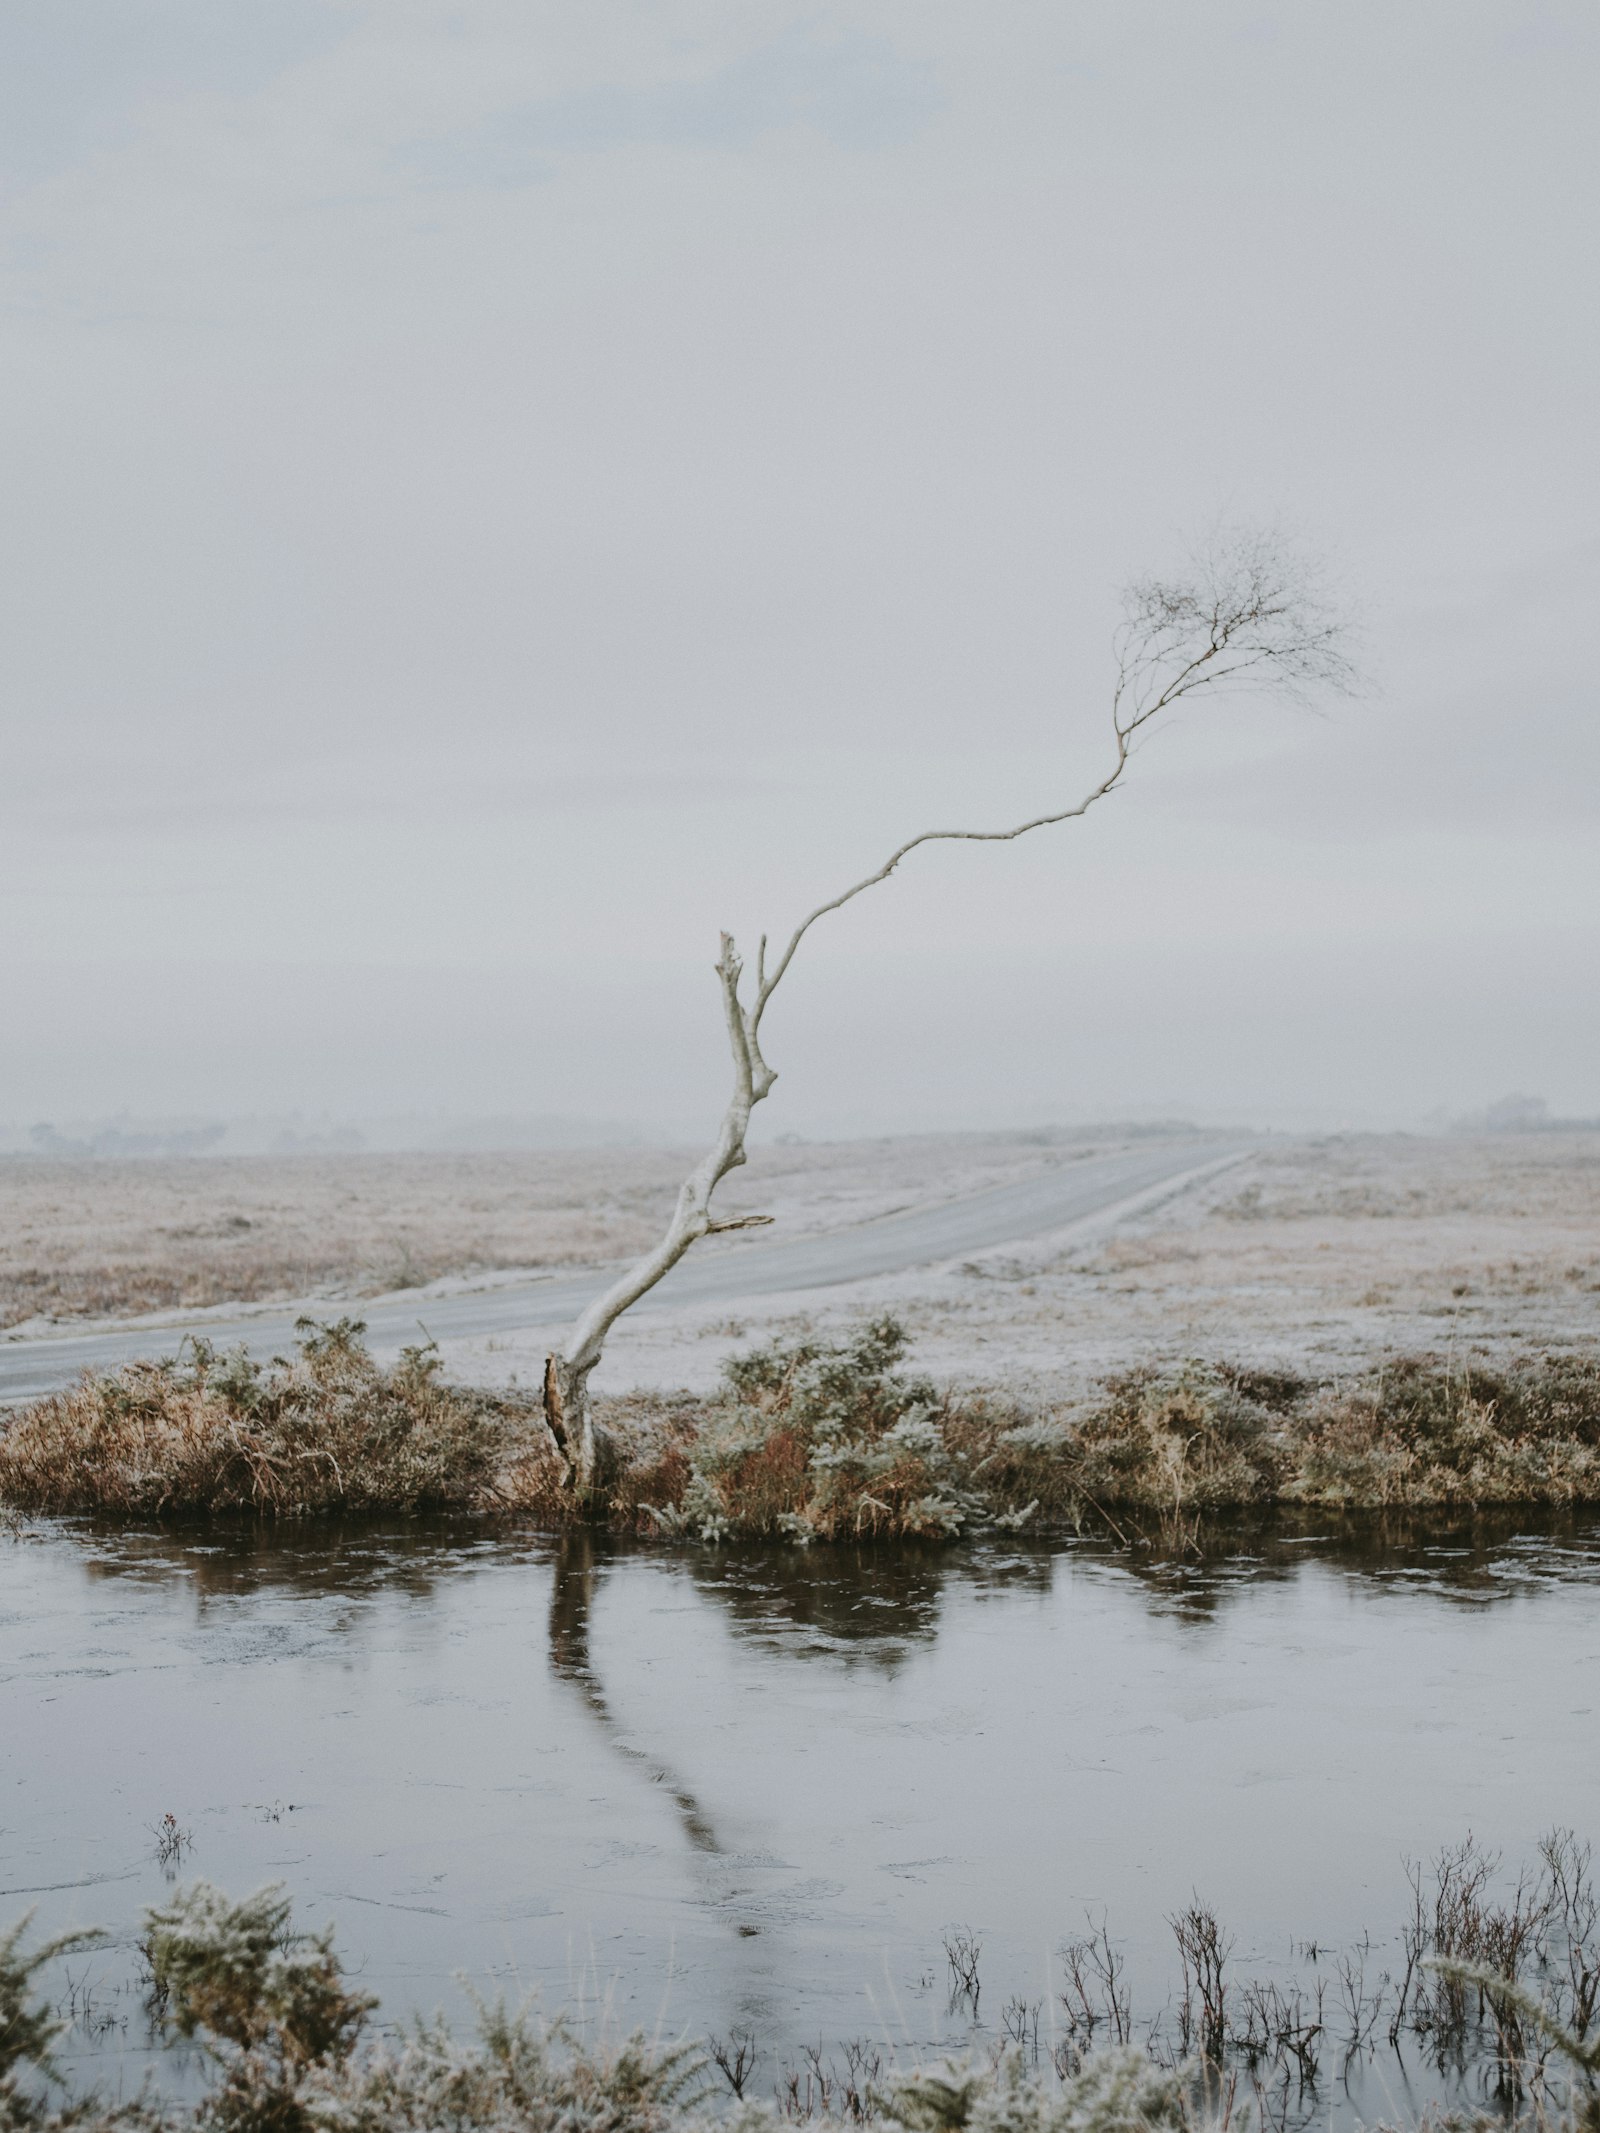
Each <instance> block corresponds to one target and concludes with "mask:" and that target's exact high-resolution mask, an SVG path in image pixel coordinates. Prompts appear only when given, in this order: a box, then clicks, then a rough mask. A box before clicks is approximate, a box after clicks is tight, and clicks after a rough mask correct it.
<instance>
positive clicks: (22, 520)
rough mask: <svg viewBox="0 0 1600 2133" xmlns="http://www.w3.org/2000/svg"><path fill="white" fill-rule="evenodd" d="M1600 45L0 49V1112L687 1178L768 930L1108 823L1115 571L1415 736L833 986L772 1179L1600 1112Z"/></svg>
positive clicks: (1000, 16)
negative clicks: (354, 1142) (475, 1136)
mask: <svg viewBox="0 0 1600 2133" xmlns="http://www.w3.org/2000/svg"><path fill="white" fill-rule="evenodd" d="M1597 77H1600V20H1597V18H1596V16H1595V13H1594V11H1593V9H1592V8H1591V7H1589V6H1587V5H1580V4H1578V0H1572V4H1550V5H1542V4H1534V0H1529V4H1510V0H1502V4H1490V0H1449V4H1444V0H1440V4H1429V0H1418V4H1416V5H1413V6H1410V7H1408V8H1405V9H1395V8H1393V7H1392V6H1379V5H1375V4H1374V5H1366V4H1358V0H1340V4H1338V5H1333V4H1326V5H1324V4H1311V5H1306V6H1297V7H1293V8H1290V7H1287V6H1282V5H1279V6H1272V5H1244V4H1235V0H1206V4H1205V5H1204V6H1201V7H1195V6H1193V5H1192V4H1178V0H1169V4H1157V5H1145V4H1139V0H1079V4H1075V5H1074V6H1072V7H1070V8H1062V7H1060V6H1058V5H1035V4H1030V0H1016V4H1014V5H1011V6H1008V7H1006V8H1003V9H988V8H984V9H977V8H972V7H968V6H961V5H956V4H953V0H931V4H930V0H917V4H915V5H912V4H910V0H904V4H899V0H854V4H852V5H850V6H848V7H845V6H842V5H814V6H803V7H802V6H794V5H787V4H779V0H747V4H744V5H741V6H740V7H738V8H733V7H727V6H722V7H714V6H707V5H704V4H692V0H659V4H657V5H656V6H654V7H652V8H650V9H636V8H633V7H626V6H622V5H617V4H611V0H595V4H592V5H589V6H587V7H584V8H581V9H577V8H572V7H570V6H553V5H540V4H537V0H503V4H502V0H451V4H448V5H447V4H443V0H438V4H435V0H382V4H381V5H380V4H372V5H363V4H356V0H350V4H334V0H234V4H233V5H230V7H228V8H227V9H225V10H221V9H217V8H216V7H214V6H212V5H209V4H207V0H170V4H169V0H52V4H51V5H50V6H49V7H48V8H47V7H44V6H28V7H21V8H13V9H10V10H8V11H6V13H5V14H4V16H3V17H0V169H3V172H4V177H5V193H4V206H3V209H0V290H3V307H0V334H3V340H4V360H5V369H6V375H7V378H8V381H9V383H8V390H7V392H6V393H5V395H4V396H3V399H0V453H3V461H0V469H3V481H4V494H5V509H4V512H3V513H0V540H3V542H4V556H3V562H0V601H3V603H4V614H3V616H0V691H3V694H0V722H3V731H0V744H3V749H0V985H3V988H4V992H3V997H4V1001H5V1012H4V1014H3V1016H0V1121H6V1120H10V1121H13V1122H15V1123H16V1126H17V1128H18V1130H20V1129H21V1127H23V1126H25V1125H26V1123H27V1122H29V1121H33V1120H38V1119H46V1118H48V1119H53V1120H59V1119H72V1118H94V1117H97V1116H104V1115H110V1114H114V1113H117V1112H119V1111H123V1110H128V1111H131V1112H134V1113H137V1114H148V1115H160V1116H190V1115H194V1116H216V1117H219V1118H221V1117H238V1116H244V1115H247V1114H248V1115H256V1114H260V1115H270V1116H274V1117H276V1116H283V1115H289V1114H293V1113H304V1114H305V1115H306V1116H308V1117H312V1118H322V1117H325V1116H326V1117H332V1118H338V1119H351V1120H372V1119H374V1118H380V1117H392V1116H399V1115H413V1114H416V1115H427V1116H439V1117H443V1116H446V1115H448V1116H449V1117H451V1118H455V1119H470V1118H472V1117H474V1116H478V1117H483V1116H489V1115H495V1116H506V1117H519V1118H526V1117H531V1116H534V1115H539V1114H559V1115H561V1116H563V1117H569V1118H587V1119H603V1120H609V1121H622V1122H624V1124H625V1125H627V1126H629V1127H637V1128H638V1129H639V1130H642V1131H671V1132H674V1133H677V1132H680V1131H692V1130H694V1129H695V1128H696V1126H697V1125H698V1124H700V1123H702V1122H709V1120H710V1119H711V1117H712V1116H713V1115H714V1113H715V1111H716V1110H717V1108H718V1107H719V1099H720V1091H721V1084H722V1080H723V1072H724V1069H723V1064H722V1050H721V1047H722V1036H721V1028H720V1008H719V1003H718V999H717V995H716V989H715V985H714V981H713V979H712V977H711V971H710V965H711V962H712V960H713V957H714V955H715V953H716V938H717V932H718V929H719V927H721V926H725V925H726V926H729V927H731V928H732V929H733V930H734V931H735V932H736V933H738V934H739V936H740V938H741V940H744V939H746V937H749V938H750V939H751V942H752V945H753V937H754V935H755V934H757V933H759V932H760V931H761V930H762V929H763V928H770V929H771V930H772V931H773V932H774V933H777V932H782V931H784V930H786V929H787V928H788V927H789V926H792V924H793V923H794V921H795V920H796V919H797V918H798V917H799V916H800V915H802V914H803V912H804V911H805V910H807V909H808V908H810V906H811V905H812V904H814V903H815V902H817V901H818V900H820V899H821V898H822V897H823V896H826V895H828V894H830V893H833V892H834V891H835V890H837V889H838V888H839V887H841V886H843V885H844V884H845V883H846V882H848V881H850V880H852V879H854V878H856V877H857V876H858V875H860V874H861V873H862V872H864V871H865V870H866V869H867V868H868V867H870V866H871V865H873V864H875V863H877V862H878V861H879V860H881V859H882V858H883V857H884V856H885V855H886V853H887V852H888V850H889V849H891V848H892V847H893V846H894V845H895V844H896V843H898V842H899V841H900V840H901V839H902V838H903V837H905V836H906V835H909V834H911V833H912V832H914V831H916V830H918V829H920V828H923V827H927V826H929V825H930V824H944V823H949V824H951V825H969V824H970V825H974V826H993V825H999V824H1003V823H1005V822H1007V821H1011V820H1016V819H1018V818H1020V817H1021V816H1023V815H1026V814H1029V813H1032V812H1034V811H1035V810H1036V809H1037V808H1038V807H1039V806H1041V805H1042V804H1048V803H1050V802H1052V801H1057V800H1058V799H1061V798H1064V799H1065V800H1068V801H1070V800H1072V799H1074V798H1076V797H1077V795H1078V793H1079V791H1080V790H1081V789H1082V788H1083V787H1085V786H1086V785H1088V784H1090V783H1092V782H1094V780H1095V779H1097V778H1098V777H1099V776H1100V775H1101V774H1102V773H1103V771H1104V769H1105V768H1106V767H1108V747H1107V724H1106V720H1107V705H1108V697H1109V690H1110V687H1111V684H1112V681H1113V678H1114V669H1113V665H1112V659H1111V652H1110V639H1111V632H1112V629H1113V626H1114V624H1115V621H1116V617H1117V595H1118V589H1119V586H1120V585H1121V584H1122V583H1123V582H1124V581H1125V580H1126V578H1128V577H1129V576H1130V575H1131V574H1133V573H1135V572H1138V571H1141V570H1145V569H1148V568H1160V567H1163V566H1165V565H1167V564H1168V563H1169V562H1171V561H1173V560H1174V559H1175V558H1181V556H1182V555H1183V553H1184V551H1185V547H1186V544H1187V543H1188V542H1189V541H1190V540H1191V539H1193V538H1194V537H1196V536H1197V535H1203V534H1204V532H1205V531H1206V529H1207V528H1209V527H1210V526H1212V525H1214V524H1215V523H1216V522H1217V521H1218V520H1219V519H1229V518H1244V519H1268V520H1273V521H1277V522H1280V523H1283V524H1285V525H1286V526H1287V527H1289V528H1290V529H1291V530H1292V531H1298V533H1299V534H1300V536H1301V537H1303V538H1304V539H1305V540H1306V541H1307V542H1309V543H1310V544H1311V545H1312V546H1313V547H1314V548H1316V549H1317V550H1319V551H1320V552H1322V553H1324V554H1325V555H1327V557H1328V558H1329V559H1330V563H1329V567H1330V569H1331V571H1332V573H1333V577H1334V580H1335V582H1336V584H1337V585H1338V587H1339V588H1340V590H1341V595H1342V596H1343V597H1345V598H1347V599H1348V600H1349V601H1350V603H1351V604H1352V606H1353V607H1355V608H1356V609H1358V610H1359V612H1360V614H1361V617H1362V623H1363V629H1362V641H1361V645H1360V656H1361V659H1362V662H1363V665H1364V667H1365V670H1366V671H1367V673H1368V674H1369V675H1370V677H1371V686H1370V687H1369V689H1368V691H1367V692H1366V693H1365V694H1364V695H1363V696H1362V697H1360V698H1359V699H1357V700H1354V701H1351V702H1347V703H1335V704H1333V705H1331V706H1329V707H1327V708H1326V710H1325V711H1324V712H1323V713H1321V714H1314V713H1311V712H1308V711H1306V710H1301V709H1295V708H1290V707H1283V706H1279V705H1274V704H1271V703H1268V702H1265V701H1263V700H1261V699H1259V698H1257V699H1253V700H1248V701H1245V702H1243V703H1238V704H1221V703H1219V704H1217V705H1214V706H1206V707H1203V708H1202V709H1201V710H1199V711H1197V713H1196V715H1194V716H1193V717H1189V718H1185V719H1183V720H1180V721H1178V722H1176V723H1175V724H1174V725H1173V726H1172V728H1171V729H1170V730H1168V731H1166V732H1163V733H1162V734H1160V735H1158V736H1157V737H1156V738H1155V739H1154V740H1153V741H1152V743H1151V744H1150V746H1149V747H1148V748H1147V749H1146V750H1145V751H1144V752H1143V753H1142V754H1141V756H1140V757H1139V759H1138V760H1137V761H1136V763H1135V764H1134V766H1133V769H1132V771H1131V773H1130V776H1129V779H1128V783H1127V787H1126V790H1125V791H1123V792H1121V793H1119V794H1118V796H1117V797H1116V798H1115V799H1114V800H1113V801H1111V802H1109V803H1107V804H1106V805H1105V806H1104V807H1103V808H1101V809H1099V810H1098V811H1097V812H1096V813H1095V815H1093V816H1092V817H1090V818H1089V819H1087V820H1085V821H1083V822H1081V823H1077V824H1071V825H1068V826H1066V827H1065V828H1063V829H1060V830H1055V831H1046V832H1041V833H1039V835H1038V836H1037V837H1035V838H1033V839H1031V840H1029V841H1028V842H1027V843H1026V844H1023V845H1019V846H1015V847H1007V848H1003V849H998V850H996V849H984V848H976V849H973V848H966V849H963V848H942V849H941V848H937V847H936V848H934V849H933V850H931V851H927V852H922V853H919V854H917V855H915V857H914V858H913V860H911V861H909V862H908V863H907V865H906V867H905V868H904V869H903V870H902V873H901V874H900V875H899V876H898V877H897V878H896V879H895V881H894V882H893V883H891V884H889V885H887V886H886V887H885V888H883V889H881V890H878V891H875V892H874V893H873V894H872V895H871V896H869V897H864V898H863V899H861V900H860V901H859V902H858V903H856V904H854V905H852V906H851V908H850V909H849V910H848V911H847V912H844V913H840V914H838V915H837V916H836V917H834V918H833V919H830V920H829V921H828V922H827V923H826V924H825V925H824V926H822V927H819V928H818V930H817V932H816V934H815V935H814V936H813V937H812V938H811V939H810V940H809V941H808V943H807V945H806V949H805V952H804V955H803V958H802V959H801V960H798V961H797V962H796V965H795V967H794V970H793V972H792V973H791V975H790V978H789V980H788V981H787V983H786V985H785V988H784V991H783V993H782V994H780V995H779V996H778V999H777V1000H776V1002H775V1003H774V1007H773V1009H772V1013H771V1016H770V1018H769V1024H768V1031H769V1039H770V1041H769V1045H768V1050H769V1053H770V1056H771V1059H772V1062H773V1064H774V1065H775V1066H776V1067H777V1068H778V1070H779V1073H780V1081H779V1084H778V1087H777V1090H776V1091H775V1093H774V1096H773V1098H772V1100H771V1102H770V1103H769V1105H768V1106H767V1107H766V1114H767V1115H766V1118H765V1124H766V1127H767V1129H768V1130H769V1131H784V1130H790V1131H799V1132H806V1133H814V1132H829V1131H864V1132H876V1131H885V1130H893V1129H896V1128H900V1127H922V1126H929V1125H938V1126H985V1125H1015V1124H1024V1123H1035V1122H1046V1121H1050V1120H1078V1119H1085V1118H1092V1117H1096V1116H1119V1117H1126V1116H1159V1115H1164V1114H1178V1115H1184V1116H1188V1117H1193V1118H1198V1119H1203V1120H1222V1119H1229V1120H1233V1119H1253V1120H1256V1121H1258V1122H1261V1123H1267V1124H1294V1125H1300V1124H1317V1123H1322V1124H1345V1123H1355V1124H1380V1125H1382V1124H1404V1125H1413V1124H1417V1123H1420V1122H1423V1121H1425V1120H1428V1119H1437V1118H1439V1117H1443V1116H1448V1115H1451V1114H1453V1113H1456V1112H1460V1111H1465V1110H1470V1109H1472V1108H1474V1107H1481V1106H1482V1105H1483V1104H1484V1103H1485V1102H1486V1101H1487V1100H1489V1099H1491V1098H1493V1097H1496V1096H1498V1095H1500V1094H1502V1093H1504V1092H1505V1091H1507V1090H1510V1089H1513V1088H1526V1089H1529V1090H1532V1091H1536V1092H1538V1093H1540V1094H1542V1095H1543V1096H1545V1097H1547V1098H1548V1099H1549V1102H1550V1104H1551V1107H1552V1109H1553V1110H1555V1111H1558V1112H1566V1113H1574V1114H1589V1113H1595V1112H1600V985H1597V983H1596V975H1597V962H1600V957H1597V949H1600V721H1597V718H1596V715H1595V714H1596V706H1595V700H1594V699H1595V688H1594V682H1593V678H1592V661H1591V656H1590V644H1589V637H1590V632H1591V628H1592V619H1593V615H1594V613H1595V611H1596V578H1597V575H1600V501H1597V499H1600V478H1597V477H1600V465H1597V458H1600V454H1597V450H1596V445H1597V436H1600V417H1597V395H1596V393H1595V390H1594V349H1595V347H1596V345H1597V340H1600V297H1597V282H1596V275H1595V271H1594V256H1593V255H1594V243H1593V233H1594V227H1595V213H1596V208H1597V206H1600V197H1597V196H1600V183H1597V174H1596V158H1595V148H1594V127H1593V123H1592V121H1593V111H1594V108H1595V104H1596V92H1597V89H1600V78H1597Z"/></svg>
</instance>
